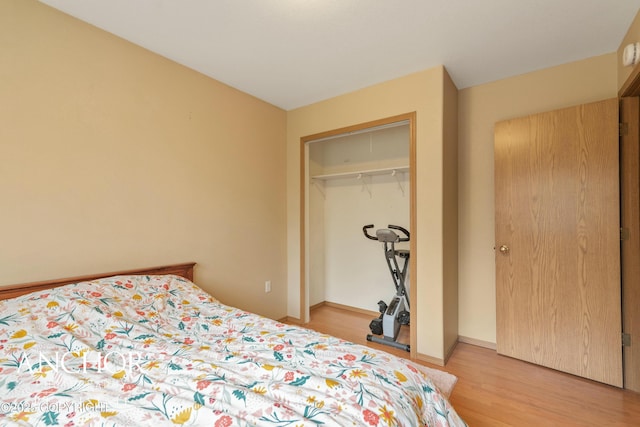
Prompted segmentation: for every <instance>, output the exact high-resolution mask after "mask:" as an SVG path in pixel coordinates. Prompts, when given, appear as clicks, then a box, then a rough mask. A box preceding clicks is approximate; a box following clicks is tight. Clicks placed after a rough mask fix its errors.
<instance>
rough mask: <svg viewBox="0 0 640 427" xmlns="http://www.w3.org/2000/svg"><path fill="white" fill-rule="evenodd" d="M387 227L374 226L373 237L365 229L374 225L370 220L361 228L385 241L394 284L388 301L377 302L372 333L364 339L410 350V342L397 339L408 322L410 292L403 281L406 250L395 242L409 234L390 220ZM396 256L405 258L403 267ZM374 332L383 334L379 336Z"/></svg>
mask: <svg viewBox="0 0 640 427" xmlns="http://www.w3.org/2000/svg"><path fill="white" fill-rule="evenodd" d="M388 227H389V228H381V229H379V230H377V231H376V235H375V237H374V236H372V235H370V234H369V232H368V230H369V229H371V228H373V224H369V225H365V226H364V227H362V232H363V233H364V235H365V237H366V238H367V239H371V240H377V241H378V242H382V243H384V258H385V260H386V262H387V266H388V267H389V271H390V272H391V278H392V279H393V284H394V286H395V288H396V293H395V295H394V296H393V299H392V300H391V302H390V303H389V305H387V303H386V302H384V301H379V302H378V310H379V311H380V317H378V318H376V319H373V320H372V321H371V323H370V324H369V329H371V334H369V335H367V341H371V342H377V343H380V344H385V345H389V346H392V347H395V348H399V349H401V350H405V351H410V347H409V344H402V343H399V342H398V341H397V339H398V334H399V333H400V326H401V325H408V324H409V299H408V295H409V292H408V289H407V288H406V283H405V282H406V279H407V274H408V270H407V269H408V266H409V251H408V250H406V249H396V248H395V244H396V242H408V241H409V238H410V235H409V232H408V231H407V230H406V229H404V228H402V227H400V226H398V225H391V224H389V225H388ZM393 230H398V231H400V232H401V233H403V234H404V235H405V236H406V237H400V236H398V234H396V232H395V231H393ZM398 259H400V260H404V262H403V264H402V268H401V267H400V264H399V263H398ZM377 335H382V338H380V337H379V336H377Z"/></svg>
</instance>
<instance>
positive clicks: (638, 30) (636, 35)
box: [617, 12, 640, 88]
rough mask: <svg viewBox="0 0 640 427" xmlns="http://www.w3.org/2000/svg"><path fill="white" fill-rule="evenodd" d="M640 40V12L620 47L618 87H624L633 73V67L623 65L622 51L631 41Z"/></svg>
mask: <svg viewBox="0 0 640 427" xmlns="http://www.w3.org/2000/svg"><path fill="white" fill-rule="evenodd" d="M635 42H640V12H638V13H637V14H636V17H635V18H634V20H633V22H632V23H631V25H630V26H629V29H628V30H627V33H626V34H625V36H624V38H623V39H622V42H621V43H620V47H619V48H618V52H617V54H618V56H617V58H618V60H617V67H618V88H620V87H622V85H623V84H624V82H625V81H626V80H627V77H629V75H630V74H631V70H632V69H633V67H624V66H623V65H622V52H623V51H624V48H625V46H627V45H628V44H629V43H635Z"/></svg>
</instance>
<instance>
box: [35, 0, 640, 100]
mask: <svg viewBox="0 0 640 427" xmlns="http://www.w3.org/2000/svg"><path fill="white" fill-rule="evenodd" d="M40 1H42V2H43V3H45V4H48V5H50V6H53V7H55V8H57V9H59V10H61V11H63V12H66V13H68V14H70V15H72V16H75V17H77V18H79V19H81V20H83V21H86V22H88V23H90V24H93V25H95V26H97V27H99V28H102V29H104V30H106V31H109V32H111V33H113V34H116V35H118V36H120V37H122V38H124V39H126V40H129V41H131V42H133V43H135V44H137V45H140V46H142V47H145V48H147V49H149V50H151V51H153V52H156V53H158V54H160V55H162V56H165V57H167V58H169V59H172V60H174V61H176V62H178V63H181V64H183V65H185V66H187V67H190V68H192V69H194V70H197V71H199V72H201V73H203V74H206V75H208V76H210V77H212V78H214V79H216V80H219V81H221V82H223V83H226V84H228V85H230V86H233V87H235V88H237V89H239V90H242V91H244V92H247V93H249V94H252V95H254V96H256V97H258V98H260V99H263V100H265V101H267V102H269V103H271V104H274V105H276V106H278V107H281V108H283V109H285V110H290V109H293V108H296V107H300V106H303V105H308V104H311V103H314V102H317V101H320V100H323V99H327V98H331V97H333V96H336V95H340V94H343V93H347V92H350V91H353V90H356V89H360V88H363V87H366V86H370V85H372V84H376V83H380V82H383V81H387V80H391V79H394V78H397V77H402V76H405V75H407V74H411V73H413V72H416V71H421V70H425V69H428V68H431V67H434V66H437V65H440V64H443V65H444V66H445V67H446V68H447V70H448V71H449V73H450V74H451V77H452V78H453V80H454V82H455V84H456V86H457V87H458V88H459V89H462V88H465V87H469V86H474V85H477V84H481V83H486V82H490V81H495V80H499V79H502V78H505V77H509V76H514V75H518V74H522V73H526V72H529V71H533V70H536V69H542V68H547V67H550V66H554V65H559V64H563V63H567V62H571V61H575V60H579V59H584V58H588V57H592V56H597V55H601V54H605V53H610V52H614V51H616V50H617V49H618V46H619V45H620V43H621V42H622V38H623V37H624V35H625V34H626V31H627V29H628V28H629V25H630V24H631V22H632V20H633V18H634V16H635V14H636V12H637V11H638V9H639V8H640V0H40Z"/></svg>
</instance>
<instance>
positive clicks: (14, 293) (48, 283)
mask: <svg viewBox="0 0 640 427" xmlns="http://www.w3.org/2000/svg"><path fill="white" fill-rule="evenodd" d="M195 265H196V263H195V262H187V263H184V264H173V265H163V266H160V267H151V268H142V269H136V270H123V271H113V272H111V273H100V274H89V275H86V276H77V277H67V278H64V279H54V280H45V281H41V282H31V283H23V284H21V285H12V286H7V287H0V300H5V299H9V298H14V297H18V296H20V295H24V294H28V293H29V292H35V291H42V290H45V289H52V288H56V287H58V286H62V285H68V284H70V283H78V282H86V281H89V280H96V279H102V278H104V277H112V276H130V275H137V274H144V275H160V274H175V275H177V276H181V277H184V278H185V279H189V280H191V281H193V267H194V266H195Z"/></svg>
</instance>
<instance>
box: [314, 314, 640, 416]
mask: <svg viewBox="0 0 640 427" xmlns="http://www.w3.org/2000/svg"><path fill="white" fill-rule="evenodd" d="M370 320H371V316H369V315H366V314H361V313H356V312H353V311H349V310H345V309H342V308H336V307H332V306H327V305H323V306H320V307H317V308H315V309H314V310H313V311H312V312H311V322H309V323H308V324H306V325H304V326H305V327H308V328H311V329H315V330H318V331H321V332H323V333H328V334H331V335H334V336H337V337H340V338H343V339H347V340H349V341H354V342H357V343H360V344H365V345H368V346H371V347H376V348H380V349H383V350H385V351H388V352H390V353H393V354H396V355H398V356H401V357H408V353H406V352H404V351H401V350H396V349H394V348H391V347H388V346H382V345H378V344H373V343H369V342H367V341H366V335H367V333H368V332H369V327H368V325H369V322H370ZM403 328H404V327H403ZM403 338H405V342H408V339H409V334H408V333H407V332H406V331H403V332H402V334H401V337H400V341H402V339H403ZM419 363H422V364H423V365H425V366H429V367H432V368H436V369H442V370H444V371H447V372H450V373H452V374H454V375H456V376H457V377H458V383H457V384H456V386H455V388H454V390H453V393H452V395H451V398H450V401H451V403H452V404H453V406H454V407H455V409H456V411H457V412H458V414H460V416H461V417H462V418H463V419H464V420H465V421H466V422H467V424H469V426H472V427H482V426H491V427H499V426H607V427H610V426H640V393H634V392H630V391H626V390H621V389H618V388H615V387H611V386H608V385H604V384H600V383H597V382H593V381H589V380H586V379H583V378H579V377H575V376H573V375H569V374H565V373H562V372H558V371H554V370H551V369H547V368H543V367H540V366H536V365H532V364H530V363H526V362H522V361H519V360H516V359H512V358H509V357H505V356H500V355H498V354H497V353H496V352H495V351H494V350H490V349H487V348H483V347H478V346H474V345H470V344H463V343H459V344H458V345H457V347H456V349H455V350H454V352H453V354H452V356H451V358H450V359H449V361H448V363H447V365H446V366H445V367H442V366H436V365H430V364H427V363H423V362H419Z"/></svg>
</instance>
